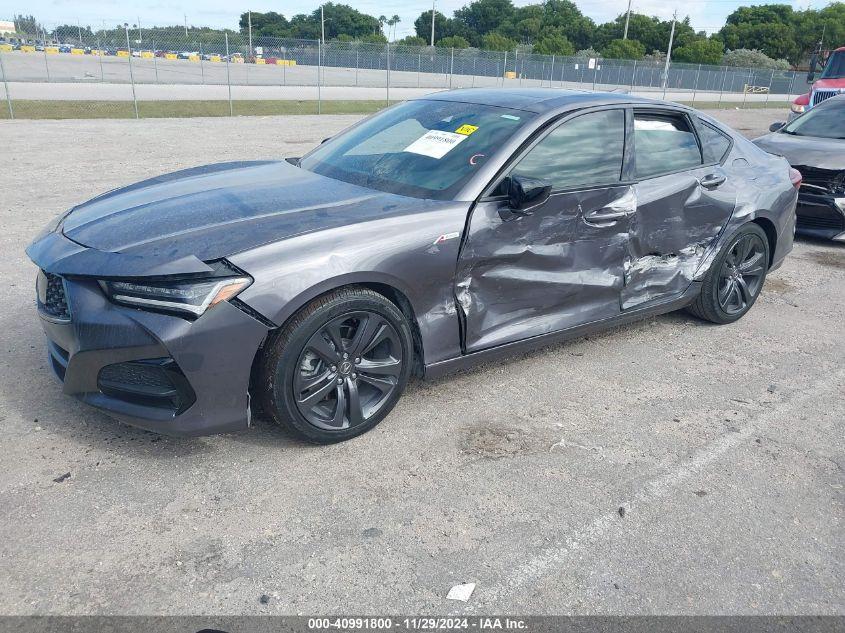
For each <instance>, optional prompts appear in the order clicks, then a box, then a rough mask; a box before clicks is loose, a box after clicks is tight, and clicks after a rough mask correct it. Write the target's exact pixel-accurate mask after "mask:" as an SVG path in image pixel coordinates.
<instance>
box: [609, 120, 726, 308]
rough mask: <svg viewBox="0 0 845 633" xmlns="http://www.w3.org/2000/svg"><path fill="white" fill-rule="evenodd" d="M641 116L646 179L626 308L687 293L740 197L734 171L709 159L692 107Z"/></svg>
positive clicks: (637, 158)
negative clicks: (703, 150) (690, 113)
mask: <svg viewBox="0 0 845 633" xmlns="http://www.w3.org/2000/svg"><path fill="white" fill-rule="evenodd" d="M634 117H635V118H636V120H635V121H634V126H633V127H634V135H633V137H634V138H633V162H634V167H633V168H634V172H635V174H636V178H637V180H638V181H639V182H638V183H637V185H636V197H637V208H636V212H635V213H634V214H633V215H632V217H631V222H630V236H629V240H628V252H627V254H626V257H625V262H624V268H625V271H624V285H623V288H622V293H621V308H622V310H623V311H624V310H630V309H633V308H639V307H644V306H646V305H649V304H653V303H660V302H663V301H669V300H671V299H673V298H676V297H677V296H679V295H681V294H683V292H684V291H686V290H687V288H689V286H690V284H691V283H692V281H693V279H694V277H695V274H696V272H697V271H698V268H699V267H700V265H701V263H702V261H703V259H704V256H705V254H706V253H707V251H708V249H710V248H711V247H712V246H713V244H714V243H715V241H716V239H717V237H718V236H719V234H720V233H721V232H722V230H723V229H724V227H725V225H726V224H727V222H728V220H729V219H730V217H731V215H732V214H733V212H734V208H735V207H736V199H737V196H736V188H735V184H734V183H733V182H731V179H730V174H729V173H728V172H727V171H726V170H724V169H723V168H722V167H721V166H720V165H719V164H709V165H705V164H704V163H705V162H709V161H707V157H706V156H705V157H704V158H702V155H701V150H700V145H699V143H698V141H697V138H696V135H695V132H694V127H693V125H692V123H691V121H690V120H689V118H688V117H687V115H686V114H685V113H682V112H677V111H675V112H672V111H664V112H661V111H659V110H656V111H655V110H644V111H635V112H634ZM629 120H630V119H629Z"/></svg>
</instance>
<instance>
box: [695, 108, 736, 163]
mask: <svg viewBox="0 0 845 633" xmlns="http://www.w3.org/2000/svg"><path fill="white" fill-rule="evenodd" d="M698 137H699V138H700V139H701V149H702V151H703V152H704V160H705V161H706V162H708V163H721V162H722V159H723V158H724V157H725V154H727V153H728V150H729V149H730V148H731V139H730V138H729V137H727V136H726V135H725V134H723V133H722V132H720V131H719V130H717V129H716V128H714V127H713V126H712V125H710V124H709V123H707V122H706V121H702V120H701V119H699V120H698Z"/></svg>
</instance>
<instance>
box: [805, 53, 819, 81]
mask: <svg viewBox="0 0 845 633" xmlns="http://www.w3.org/2000/svg"><path fill="white" fill-rule="evenodd" d="M818 65H819V56H818V53H814V54H813V56H812V57H811V58H810V72H808V73H807V83H808V84H811V83H813V82H814V81H815V80H816V67H817V66H818Z"/></svg>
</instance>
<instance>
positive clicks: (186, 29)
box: [182, 13, 188, 37]
mask: <svg viewBox="0 0 845 633" xmlns="http://www.w3.org/2000/svg"><path fill="white" fill-rule="evenodd" d="M182 15H183V16H184V17H185V37H188V14H187V13H183V14H182Z"/></svg>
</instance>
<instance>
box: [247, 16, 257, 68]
mask: <svg viewBox="0 0 845 633" xmlns="http://www.w3.org/2000/svg"><path fill="white" fill-rule="evenodd" d="M246 21H247V25H248V26H247V29H248V30H249V56H250V57H252V54H253V51H254V50H255V49H253V48H252V11H247V13H246Z"/></svg>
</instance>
